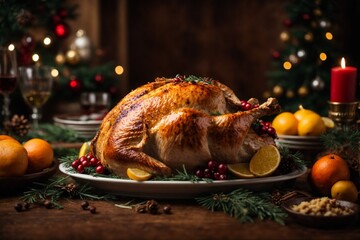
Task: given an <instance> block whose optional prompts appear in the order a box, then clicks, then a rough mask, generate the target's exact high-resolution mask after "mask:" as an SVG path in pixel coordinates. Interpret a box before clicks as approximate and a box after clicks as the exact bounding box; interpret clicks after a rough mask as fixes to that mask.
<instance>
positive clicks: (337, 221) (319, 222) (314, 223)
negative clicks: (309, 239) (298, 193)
mask: <svg viewBox="0 0 360 240" xmlns="http://www.w3.org/2000/svg"><path fill="white" fill-rule="evenodd" d="M315 198H316V197H301V198H295V199H290V200H288V201H286V202H285V203H284V204H283V205H282V207H283V209H284V210H285V211H286V212H287V213H288V214H289V216H291V217H292V218H293V219H294V220H295V221H296V222H297V223H299V224H301V225H304V226H307V227H313V228H338V227H344V226H347V225H351V224H354V223H356V222H357V219H358V215H359V206H358V205H357V204H355V203H352V202H348V201H341V200H337V203H339V204H340V205H341V206H343V207H348V208H351V209H352V210H353V213H351V214H348V215H341V216H314V215H309V214H304V213H299V212H297V211H294V210H292V206H294V205H298V204H300V203H301V202H303V201H311V200H312V199H315Z"/></svg>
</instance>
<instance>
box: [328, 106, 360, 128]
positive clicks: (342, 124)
mask: <svg viewBox="0 0 360 240" xmlns="http://www.w3.org/2000/svg"><path fill="white" fill-rule="evenodd" d="M358 108H359V102H331V101H329V117H330V118H331V119H332V120H333V121H334V122H335V125H336V127H338V128H342V129H347V128H351V127H352V126H353V125H355V124H356V121H357V116H358V114H357V112H358Z"/></svg>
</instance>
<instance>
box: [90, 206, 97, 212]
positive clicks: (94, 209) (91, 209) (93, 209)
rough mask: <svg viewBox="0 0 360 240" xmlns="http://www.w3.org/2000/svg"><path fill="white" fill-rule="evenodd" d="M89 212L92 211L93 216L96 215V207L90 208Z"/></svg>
mask: <svg viewBox="0 0 360 240" xmlns="http://www.w3.org/2000/svg"><path fill="white" fill-rule="evenodd" d="M89 211H90V212H91V213H92V214H94V213H96V207H95V206H90V207H89Z"/></svg>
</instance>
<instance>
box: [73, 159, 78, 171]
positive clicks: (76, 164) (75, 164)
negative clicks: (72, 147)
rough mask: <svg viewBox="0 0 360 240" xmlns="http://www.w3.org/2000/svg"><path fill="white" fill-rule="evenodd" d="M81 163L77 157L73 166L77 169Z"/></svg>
mask: <svg viewBox="0 0 360 240" xmlns="http://www.w3.org/2000/svg"><path fill="white" fill-rule="evenodd" d="M79 165H80V160H79V159H76V160H74V161H73V162H72V163H71V166H72V167H73V168H74V169H76V168H77V167H78V166H79Z"/></svg>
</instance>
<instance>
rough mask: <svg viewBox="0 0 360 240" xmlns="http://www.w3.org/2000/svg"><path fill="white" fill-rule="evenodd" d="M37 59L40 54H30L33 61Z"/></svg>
mask: <svg viewBox="0 0 360 240" xmlns="http://www.w3.org/2000/svg"><path fill="white" fill-rule="evenodd" d="M39 59H40V56H39V54H36V53H35V54H34V55H32V60H33V61H34V62H37V61H39Z"/></svg>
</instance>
